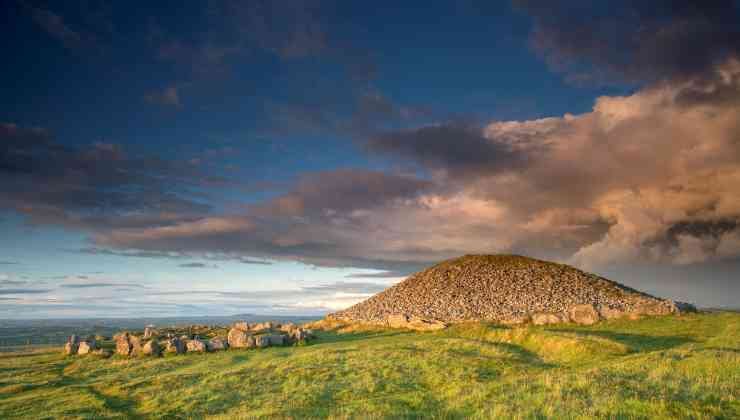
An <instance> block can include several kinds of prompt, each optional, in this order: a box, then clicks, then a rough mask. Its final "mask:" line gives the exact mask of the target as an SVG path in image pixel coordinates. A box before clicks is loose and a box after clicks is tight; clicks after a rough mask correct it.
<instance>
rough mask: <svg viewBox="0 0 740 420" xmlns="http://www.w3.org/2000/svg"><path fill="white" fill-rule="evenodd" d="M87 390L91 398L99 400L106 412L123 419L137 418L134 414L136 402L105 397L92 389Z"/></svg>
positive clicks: (109, 396) (110, 396)
mask: <svg viewBox="0 0 740 420" xmlns="http://www.w3.org/2000/svg"><path fill="white" fill-rule="evenodd" d="M87 390H88V392H90V394H91V395H92V396H94V397H95V398H98V399H99V400H101V401H102V402H103V406H104V407H105V408H107V409H108V410H111V411H114V412H116V413H120V414H123V415H124V417H126V418H130V419H133V418H137V417H139V415H138V414H137V413H136V402H134V401H132V400H129V399H126V398H120V397H115V396H112V395H105V394H103V393H102V392H100V391H98V390H97V389H95V388H93V387H87Z"/></svg>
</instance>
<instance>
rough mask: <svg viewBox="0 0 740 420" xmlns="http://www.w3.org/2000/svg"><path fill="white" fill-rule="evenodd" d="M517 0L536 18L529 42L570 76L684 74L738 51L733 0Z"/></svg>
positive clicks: (739, 13)
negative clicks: (564, 1)
mask: <svg viewBox="0 0 740 420" xmlns="http://www.w3.org/2000/svg"><path fill="white" fill-rule="evenodd" d="M625 3H626V4H625ZM515 4H516V5H517V6H519V7H520V8H522V9H523V10H525V11H526V12H527V13H528V14H530V15H531V16H532V17H533V18H534V24H535V28H534V31H533V34H532V43H533V45H534V47H535V49H536V50H537V51H539V52H540V53H541V54H543V55H544V56H545V57H546V58H547V60H548V62H549V63H550V64H551V65H552V66H553V67H554V68H556V69H558V70H562V71H565V72H567V73H569V74H570V75H571V77H572V78H573V80H576V81H597V82H609V81H613V78H617V79H618V80H622V81H625V80H626V81H633V82H642V81H657V80H666V79H682V80H688V79H692V78H696V77H700V76H703V75H704V74H705V72H706V71H707V70H711V69H713V68H716V66H718V65H721V64H723V63H724V62H726V61H727V60H728V59H730V58H733V57H737V56H738V53H740V27H738V24H737V22H738V19H740V6H738V3H737V2H736V1H733V0H708V1H699V2H697V1H692V0H679V1H677V0H655V1H627V2H592V1H574V2H568V4H567V5H563V4H560V3H557V2H552V1H542V0H517V1H515ZM603 76H607V77H608V78H611V79H612V80H609V79H603ZM600 77H601V79H599V78H600Z"/></svg>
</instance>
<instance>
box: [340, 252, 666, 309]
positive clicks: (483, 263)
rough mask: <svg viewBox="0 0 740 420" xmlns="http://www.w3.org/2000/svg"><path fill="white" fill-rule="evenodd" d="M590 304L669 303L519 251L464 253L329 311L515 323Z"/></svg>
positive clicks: (627, 306)
mask: <svg viewBox="0 0 740 420" xmlns="http://www.w3.org/2000/svg"><path fill="white" fill-rule="evenodd" d="M583 304H588V305H593V307H594V308H596V309H598V310H599V312H601V314H602V316H603V317H604V318H610V317H611V316H610V315H611V314H624V313H633V312H635V311H637V310H638V308H646V307H649V308H650V310H651V311H652V312H655V313H656V314H657V313H670V312H672V311H674V310H675V307H674V306H673V303H672V302H670V301H667V300H663V299H659V298H656V297H653V296H650V295H647V294H645V293H640V292H638V291H636V290H634V289H631V288H628V287H626V286H623V285H620V284H619V283H616V282H613V281H610V280H607V279H604V278H602V277H599V276H596V275H594V274H589V273H586V272H583V271H581V270H578V269H576V268H573V267H570V266H567V265H563V264H556V263H552V262H547V261H541V260H536V259H533V258H527V257H521V256H517V255H466V256H463V257H460V258H455V259H452V260H447V261H444V262H441V263H439V264H437V265H435V266H432V267H430V268H428V269H426V270H424V271H421V272H419V273H416V274H414V275H412V276H410V277H409V278H407V279H406V280H404V281H402V282H401V283H399V284H397V285H395V286H393V287H391V288H389V289H387V290H384V291H383V292H381V293H378V294H377V295H375V296H373V297H371V298H369V299H367V300H366V301H364V302H361V303H359V304H357V305H354V306H352V307H350V308H348V309H345V310H343V311H339V312H337V313H335V314H333V315H332V317H333V318H338V319H345V320H351V321H367V322H382V321H383V320H384V319H387V318H388V317H390V316H393V315H397V314H402V315H406V316H410V317H418V318H425V319H434V320H439V321H445V322H457V321H465V320H489V321H516V320H517V319H521V318H523V317H526V316H528V315H531V314H534V313H552V314H563V313H566V312H567V311H568V310H569V309H570V308H573V307H574V306H576V305H583Z"/></svg>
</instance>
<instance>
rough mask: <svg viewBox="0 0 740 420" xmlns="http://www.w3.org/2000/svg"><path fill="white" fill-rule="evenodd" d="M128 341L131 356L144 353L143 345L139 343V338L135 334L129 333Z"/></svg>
mask: <svg viewBox="0 0 740 420" xmlns="http://www.w3.org/2000/svg"><path fill="white" fill-rule="evenodd" d="M128 341H129V343H131V353H129V354H130V355H131V356H141V355H143V354H144V347H143V346H142V344H141V338H139V337H137V336H135V335H129V337H128Z"/></svg>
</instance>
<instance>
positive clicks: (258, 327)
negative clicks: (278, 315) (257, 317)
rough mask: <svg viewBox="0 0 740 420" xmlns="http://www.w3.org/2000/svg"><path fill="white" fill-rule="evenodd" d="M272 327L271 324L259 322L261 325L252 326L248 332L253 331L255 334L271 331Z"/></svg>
mask: <svg viewBox="0 0 740 420" xmlns="http://www.w3.org/2000/svg"><path fill="white" fill-rule="evenodd" d="M272 327H273V325H272V322H270V321H267V322H261V323H258V324H254V325H252V326H251V328H250V330H252V331H255V332H259V331H267V330H271V329H272Z"/></svg>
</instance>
